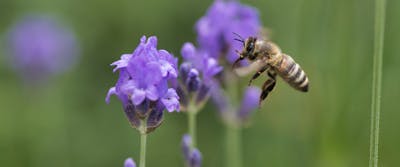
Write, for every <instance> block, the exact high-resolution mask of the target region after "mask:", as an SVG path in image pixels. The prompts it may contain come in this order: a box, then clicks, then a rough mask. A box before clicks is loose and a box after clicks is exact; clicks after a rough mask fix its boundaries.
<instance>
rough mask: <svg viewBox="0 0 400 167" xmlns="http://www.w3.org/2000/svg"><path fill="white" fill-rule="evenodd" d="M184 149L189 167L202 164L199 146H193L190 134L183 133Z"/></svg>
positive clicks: (198, 166) (196, 166) (197, 166)
mask: <svg viewBox="0 0 400 167" xmlns="http://www.w3.org/2000/svg"><path fill="white" fill-rule="evenodd" d="M182 151H183V156H184V158H185V163H186V166H187V167H200V166H201V153H200V151H199V150H198V149H197V148H192V138H191V137H190V136H189V135H188V134H185V135H183V138H182Z"/></svg>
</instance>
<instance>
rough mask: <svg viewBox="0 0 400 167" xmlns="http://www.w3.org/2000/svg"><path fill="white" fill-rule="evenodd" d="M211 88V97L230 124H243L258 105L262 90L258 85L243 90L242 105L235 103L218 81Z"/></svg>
mask: <svg viewBox="0 0 400 167" xmlns="http://www.w3.org/2000/svg"><path fill="white" fill-rule="evenodd" d="M214 84H215V85H214V86H213V87H212V88H213V89H212V90H211V92H212V93H211V97H212V99H213V102H214V104H215V105H216V106H217V108H218V111H220V114H221V116H222V118H223V119H224V121H226V123H228V124H234V125H242V124H243V123H245V122H246V121H247V120H248V118H249V117H250V116H251V115H252V113H253V112H254V111H255V110H256V109H257V107H258V101H259V96H260V94H261V90H260V89H259V88H257V87H253V86H251V87H248V88H247V89H246V90H245V91H244V92H243V98H242V100H241V104H240V106H238V105H235V104H234V103H233V101H232V100H233V99H231V98H230V97H229V96H227V95H226V94H225V92H224V91H223V90H222V89H221V88H220V87H219V84H218V83H214Z"/></svg>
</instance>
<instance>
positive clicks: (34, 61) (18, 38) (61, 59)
mask: <svg viewBox="0 0 400 167" xmlns="http://www.w3.org/2000/svg"><path fill="white" fill-rule="evenodd" d="M8 37H9V48H10V49H9V51H10V55H11V60H12V65H13V66H14V67H15V69H16V70H17V71H18V73H20V75H21V76H22V78H23V79H25V80H26V81H28V82H29V84H32V82H37V81H43V80H46V79H47V78H48V77H49V76H51V75H54V74H58V73H60V72H63V71H65V70H67V69H69V68H70V67H71V66H72V64H74V63H75V61H76V58H77V55H78V48H77V41H76V39H75V37H74V34H73V33H72V32H71V31H70V30H69V29H68V28H67V27H65V26H64V25H62V24H60V23H59V22H58V20H56V19H55V18H52V17H49V16H40V15H31V16H25V17H24V18H22V19H21V20H19V21H18V22H17V23H16V24H15V25H14V26H13V27H12V28H11V30H10V32H9V35H8Z"/></svg>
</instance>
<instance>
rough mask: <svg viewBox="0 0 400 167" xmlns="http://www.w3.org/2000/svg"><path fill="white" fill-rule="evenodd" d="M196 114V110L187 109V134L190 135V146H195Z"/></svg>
mask: <svg viewBox="0 0 400 167" xmlns="http://www.w3.org/2000/svg"><path fill="white" fill-rule="evenodd" d="M196 116H197V111H195V110H194V111H190V110H189V111H188V124H189V125H188V126H189V135H190V137H192V147H193V148H194V147H196V141H197V140H196Z"/></svg>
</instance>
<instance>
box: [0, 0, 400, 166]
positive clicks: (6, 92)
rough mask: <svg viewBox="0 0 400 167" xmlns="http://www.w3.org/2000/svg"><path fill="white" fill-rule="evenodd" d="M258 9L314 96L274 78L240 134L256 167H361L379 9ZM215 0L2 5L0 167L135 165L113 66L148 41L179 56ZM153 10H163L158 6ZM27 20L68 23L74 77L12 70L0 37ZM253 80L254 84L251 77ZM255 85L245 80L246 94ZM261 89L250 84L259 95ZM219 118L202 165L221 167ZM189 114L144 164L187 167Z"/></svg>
mask: <svg viewBox="0 0 400 167" xmlns="http://www.w3.org/2000/svg"><path fill="white" fill-rule="evenodd" d="M242 2H243V3H246V4H249V5H252V6H255V7H257V8H258V9H259V12H260V17H261V19H262V23H263V24H264V25H265V26H267V27H268V29H269V30H270V33H271V38H272V39H273V40H274V41H276V43H278V44H279V45H280V46H281V47H282V49H283V50H284V52H285V53H288V54H289V55H291V56H292V57H293V58H294V59H295V60H297V62H298V63H299V64H301V66H302V68H303V69H304V70H305V71H306V72H307V74H308V76H309V79H310V92H309V93H306V94H304V93H300V92H297V91H295V90H293V89H292V88H291V87H289V86H288V85H286V84H285V83H284V82H283V81H282V80H280V79H279V80H278V85H277V87H276V88H275V90H274V92H273V93H271V95H270V96H269V97H268V99H267V101H266V102H265V103H264V105H263V107H262V108H261V109H260V110H259V111H257V113H255V117H254V118H253V120H252V121H251V124H250V125H249V127H248V128H247V129H245V130H244V132H243V135H244V136H243V153H242V155H243V156H244V164H245V166H246V167H247V166H249V167H257V166H259V167H261V166H262V167H264V166H274V167H276V166H281V167H287V166H300V167H302V166H304V167H310V166H312V167H338V166H340V167H347V166H348V167H350V166H351V167H363V166H367V164H368V156H369V153H368V151H369V132H370V131H369V128H370V125H369V120H370V119H369V118H370V102H371V97H370V96H371V78H372V75H371V71H372V70H371V68H372V46H373V43H372V42H373V9H374V8H373V2H372V1H365V0H302V1H298V0H268V1H256V0H246V1H242ZM211 3H212V1H211V0H206V1H194V0H168V1H159V0H148V1H135V0H114V1H109V0H86V1H78V0H57V1H53V0H34V1H26V0H0V37H1V42H0V44H1V47H0V48H1V50H0V92H1V93H0V166H9V167H14V166H15V167H17V166H26V167H53V166H60V167H69V166H71V167H72V166H73V167H88V166H104V167H109V166H120V165H121V164H122V162H123V161H124V160H125V159H126V158H127V157H133V158H134V159H137V157H139V134H138V133H137V132H136V131H135V130H133V129H131V128H130V126H129V123H128V121H127V119H126V118H125V116H124V113H123V111H122V107H121V104H120V103H119V101H118V100H117V98H115V97H113V98H112V99H111V101H112V102H111V104H110V105H106V103H105V102H104V97H105V95H106V93H107V90H108V88H109V87H111V86H112V85H113V83H115V81H116V80H117V75H113V74H112V67H110V66H109V64H110V63H111V62H113V61H115V60H118V59H119V57H120V55H121V54H123V53H129V52H131V51H133V49H134V48H135V47H136V46H137V44H138V39H139V38H140V37H141V36H142V35H147V36H150V35H156V36H157V37H158V39H159V40H158V41H159V43H158V46H159V47H160V48H165V49H168V50H169V51H171V52H172V53H173V54H175V55H176V56H180V55H179V51H180V48H181V46H182V44H183V43H184V42H186V41H191V42H195V37H196V34H195V33H194V24H195V22H196V21H197V19H199V18H200V17H201V16H202V15H204V13H205V12H206V9H207V8H208V6H209V5H210V4H211ZM155 4H156V5H155ZM399 7H400V1H395V0H391V1H388V3H387V20H386V30H385V31H386V32H385V35H386V36H385V47H384V60H383V92H382V93H383V94H382V115H381V119H382V121H381V140H380V143H381V147H380V164H381V165H382V166H397V165H398V164H399V162H398V157H399V156H400V151H399V142H398V141H400V133H399V132H398V127H399V126H400V124H399V122H400V121H398V119H399V118H400V112H398V111H399V108H400V105H399V104H398V102H397V100H398V99H399V98H400V87H399V86H398V85H400V78H399V77H398V72H400V56H398V55H400V48H399V47H398V44H399V43H400V32H399V31H398V30H399V29H400V22H399V21H398V19H399V17H400V10H399ZM29 13H46V14H49V15H56V16H57V17H58V18H61V19H62V21H64V23H65V24H66V25H69V26H70V28H71V29H73V30H74V31H75V33H76V36H77V38H78V40H79V41H80V44H81V46H80V48H81V58H80V60H79V61H80V62H78V63H77V64H76V66H75V68H74V69H73V70H70V71H69V72H68V73H67V74H63V75H60V76H57V77H54V78H53V80H52V81H51V82H50V83H48V84H47V85H44V87H43V88H40V89H39V88H35V89H33V88H29V87H24V86H23V85H22V84H21V81H20V79H19V78H18V76H17V75H16V73H15V72H14V71H13V70H12V68H11V65H10V64H9V58H8V56H9V55H6V52H4V51H5V50H6V48H5V46H6V43H5V41H4V38H5V36H6V34H7V32H8V31H9V28H10V27H11V25H12V24H13V23H15V21H16V20H18V19H19V18H20V17H22V16H24V15H25V14H29ZM249 77H250V76H249ZM249 77H244V78H243V88H245V87H246V83H247V81H248V79H249ZM262 82H263V79H258V80H257V82H255V83H254V85H259V86H260V85H261V84H262ZM216 113H217V112H216V111H215V108H214V107H213V106H212V105H210V104H209V105H207V107H206V108H205V110H204V111H203V112H201V114H199V117H198V139H197V141H198V142H197V143H198V148H199V149H200V150H201V151H202V156H203V166H205V167H220V166H222V165H223V161H222V159H223V158H224V156H223V151H222V150H223V149H222V147H223V146H224V143H223V142H224V140H223V137H224V136H223V135H224V129H223V126H222V124H221V121H220V120H219V118H218V117H217V115H216ZM186 126H187V122H186V115H184V114H182V113H173V114H167V115H165V120H164V123H163V125H162V126H160V128H159V129H158V130H157V131H156V132H155V133H152V134H150V136H149V138H148V150H147V154H148V155H147V165H148V166H149V167H155V166H171V167H175V166H183V157H182V155H181V151H180V141H181V137H182V135H183V134H184V133H186V129H187V127H186Z"/></svg>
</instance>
